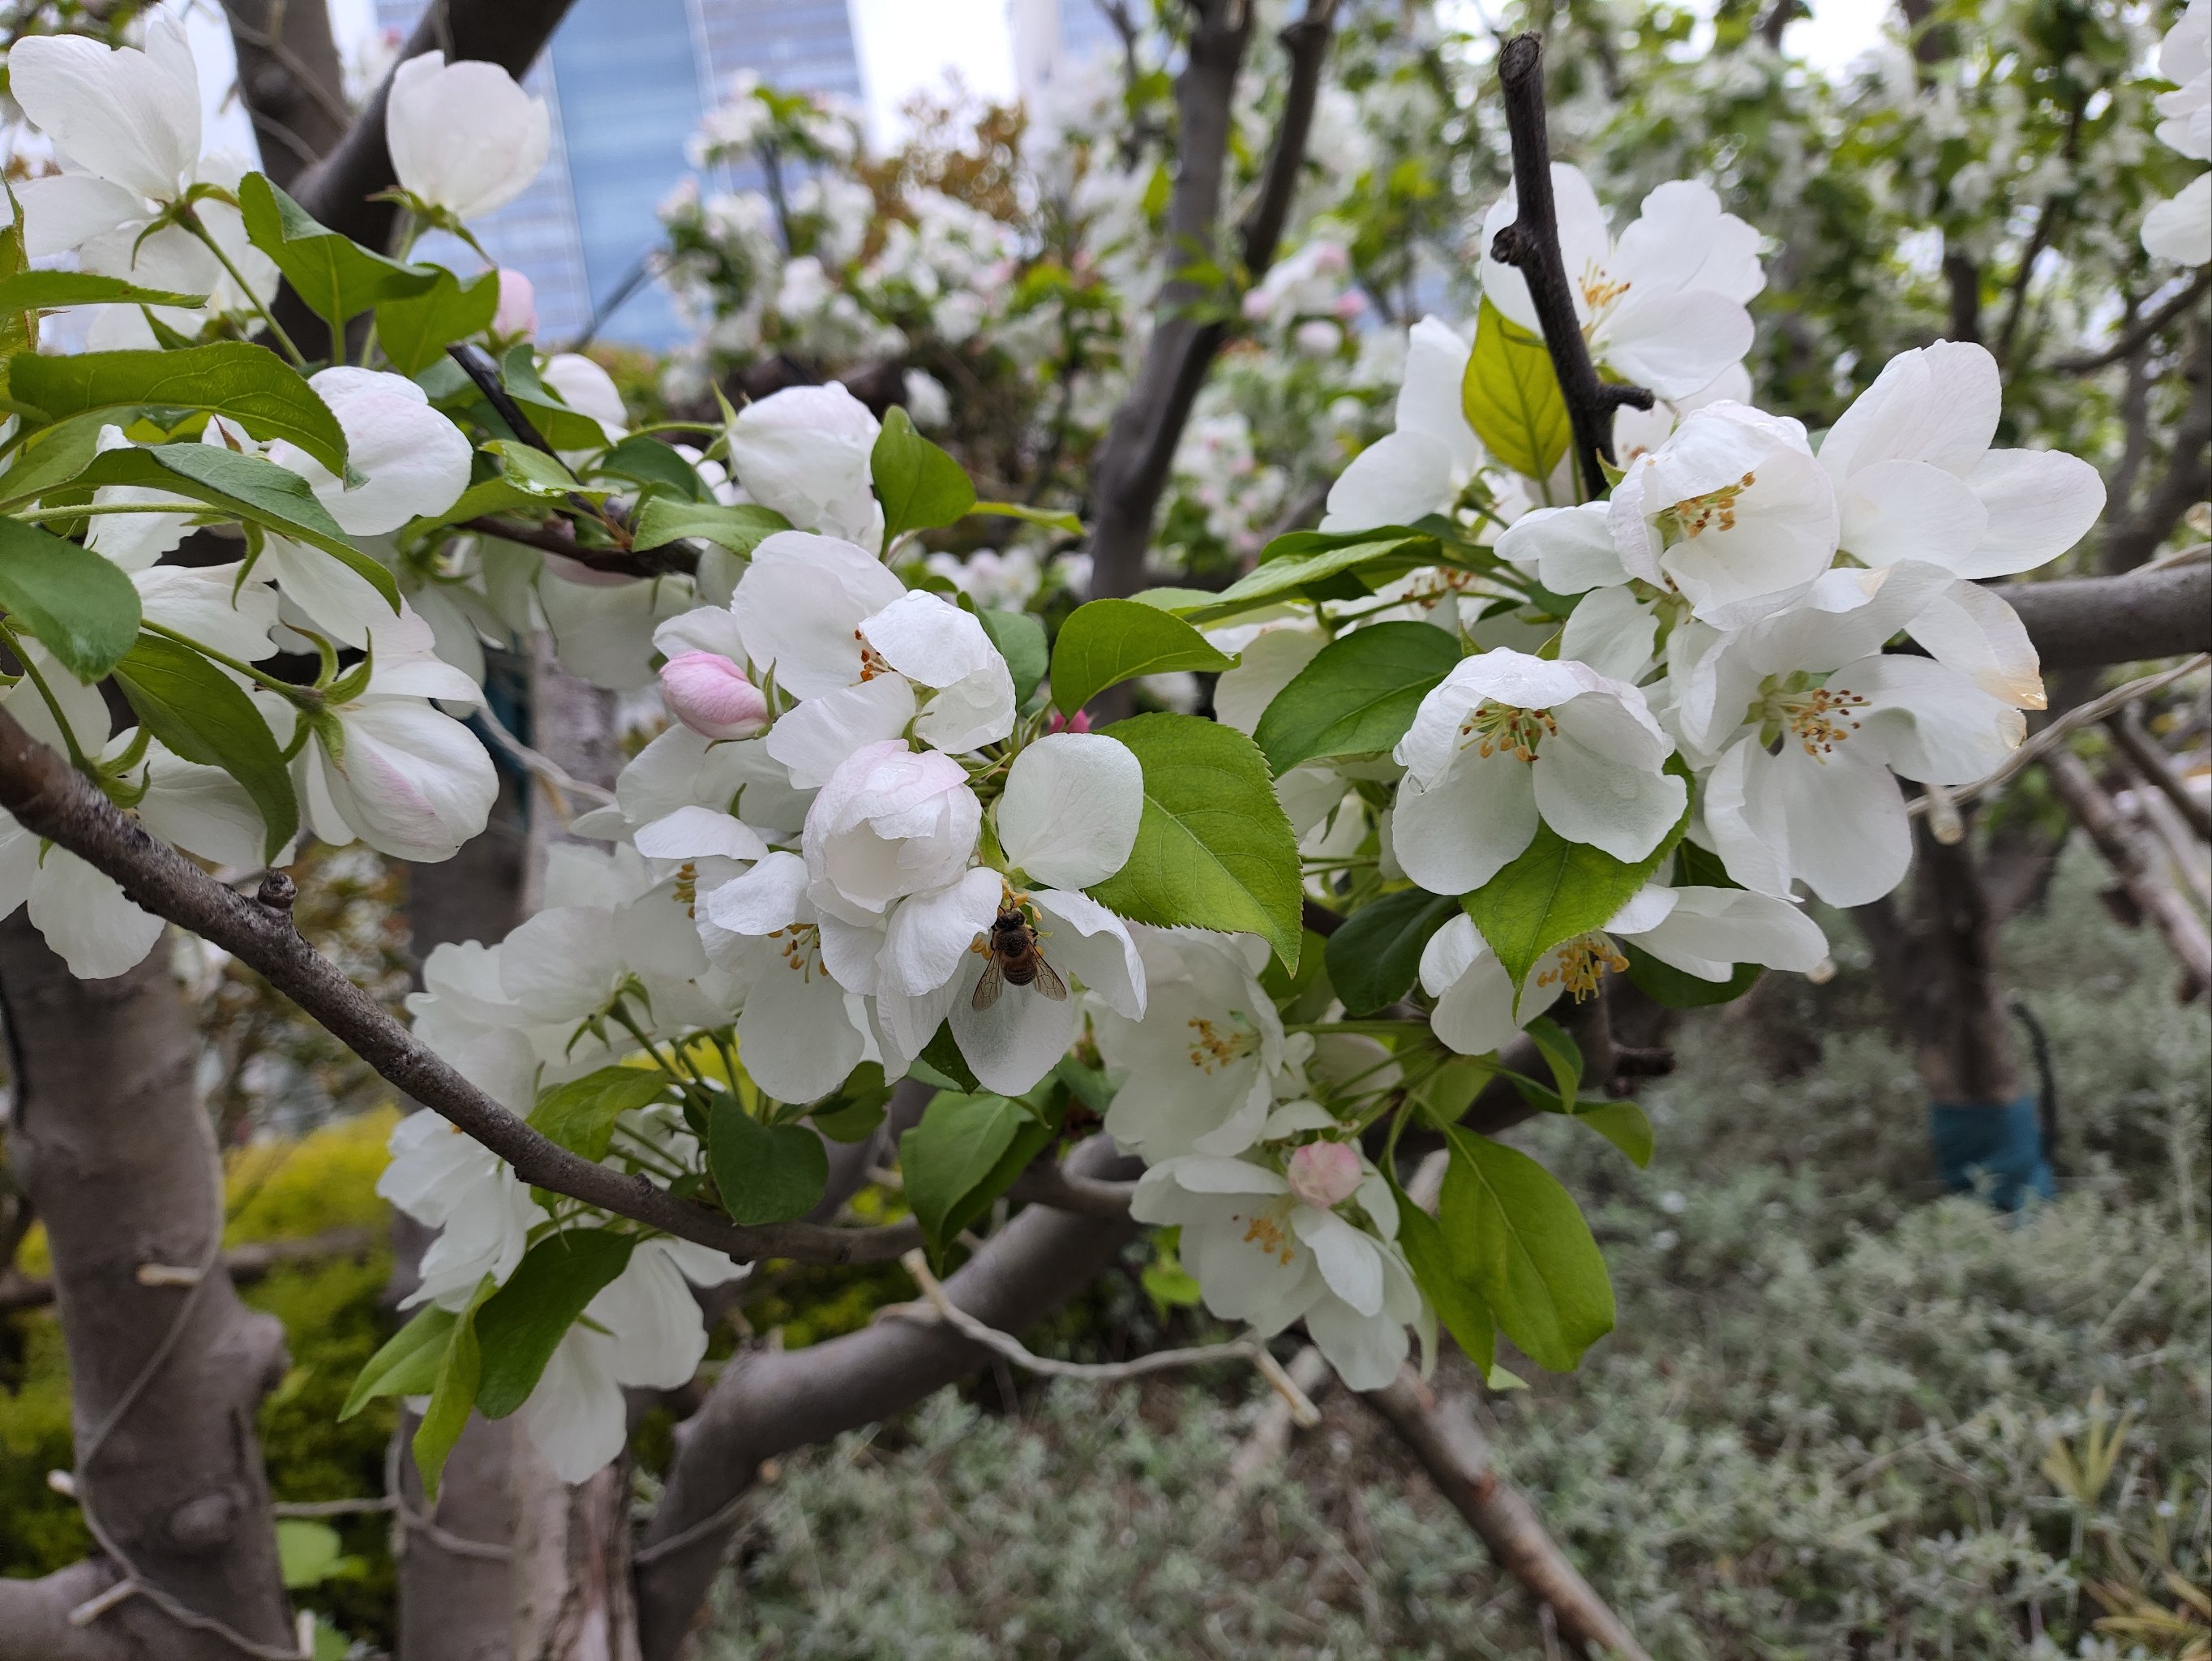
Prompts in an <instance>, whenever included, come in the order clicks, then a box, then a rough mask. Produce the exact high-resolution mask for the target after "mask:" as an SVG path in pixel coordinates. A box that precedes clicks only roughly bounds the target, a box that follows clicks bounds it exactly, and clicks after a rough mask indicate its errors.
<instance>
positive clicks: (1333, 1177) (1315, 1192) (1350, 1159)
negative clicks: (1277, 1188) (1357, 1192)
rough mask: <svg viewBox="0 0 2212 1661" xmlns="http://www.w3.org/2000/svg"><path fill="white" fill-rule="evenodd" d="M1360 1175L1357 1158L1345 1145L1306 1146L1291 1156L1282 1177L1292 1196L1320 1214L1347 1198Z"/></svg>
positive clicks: (1348, 1146) (1347, 1145)
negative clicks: (1287, 1167) (1288, 1185)
mask: <svg viewBox="0 0 2212 1661" xmlns="http://www.w3.org/2000/svg"><path fill="white" fill-rule="evenodd" d="M1360 1175H1361V1173H1360V1169H1359V1155H1358V1154H1357V1153H1353V1152H1352V1147H1351V1145H1350V1144H1349V1143H1346V1142H1308V1143H1307V1144H1306V1145H1305V1146H1304V1147H1302V1148H1300V1149H1298V1151H1297V1153H1293V1154H1291V1168H1290V1169H1289V1170H1288V1171H1285V1173H1284V1176H1285V1180H1287V1181H1288V1182H1289V1183H1290V1185H1291V1193H1293V1194H1295V1195H1297V1196H1298V1198H1300V1199H1301V1200H1304V1202H1306V1203H1307V1204H1308V1205H1310V1206H1319V1207H1320V1208H1322V1210H1323V1211H1326V1210H1328V1208H1330V1207H1331V1206H1333V1205H1335V1204H1336V1203H1337V1202H1340V1201H1341V1200H1345V1199H1347V1198H1349V1197H1350V1196H1351V1195H1352V1190H1353V1189H1357V1188H1358V1186H1359V1178H1360Z"/></svg>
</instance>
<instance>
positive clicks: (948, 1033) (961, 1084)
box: [907, 1021, 983, 1095]
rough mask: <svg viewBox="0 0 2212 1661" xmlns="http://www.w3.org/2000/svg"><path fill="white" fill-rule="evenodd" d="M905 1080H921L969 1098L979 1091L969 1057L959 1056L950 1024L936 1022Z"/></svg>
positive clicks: (958, 1046)
mask: <svg viewBox="0 0 2212 1661" xmlns="http://www.w3.org/2000/svg"><path fill="white" fill-rule="evenodd" d="M907 1076H908V1078H914V1079H920V1080H921V1081H922V1082H923V1083H924V1084H933V1085H935V1086H937V1087H938V1088H939V1090H957V1091H963V1092H966V1093H968V1094H969V1095H973V1094H975V1092H978V1091H980V1090H981V1089H982V1087H983V1086H981V1084H980V1083H978V1082H977V1081H976V1078H975V1071H974V1069H972V1068H969V1065H968V1058H967V1057H966V1056H963V1055H962V1054H961V1053H960V1043H959V1041H958V1040H957V1039H956V1038H955V1037H953V1036H952V1023H951V1022H950V1021H939V1023H938V1024H937V1031H934V1032H933V1033H931V1034H930V1037H929V1042H928V1043H926V1044H924V1045H923V1046H922V1050H921V1055H919V1056H916V1057H915V1062H914V1065H913V1066H912V1067H910V1068H908V1069H907Z"/></svg>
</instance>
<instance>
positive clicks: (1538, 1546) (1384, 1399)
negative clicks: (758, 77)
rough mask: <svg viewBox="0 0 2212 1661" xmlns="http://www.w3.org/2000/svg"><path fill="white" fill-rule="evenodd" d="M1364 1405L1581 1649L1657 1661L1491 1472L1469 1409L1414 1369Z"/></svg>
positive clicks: (1486, 1447) (1623, 1659)
mask: <svg viewBox="0 0 2212 1661" xmlns="http://www.w3.org/2000/svg"><path fill="white" fill-rule="evenodd" d="M1360 1399H1361V1400H1362V1401H1364V1402H1366V1403H1367V1405H1368V1406H1370V1407H1371V1408H1373V1409H1375V1411H1376V1413H1377V1414H1379V1415H1381V1416H1382V1417H1383V1420H1384V1421H1385V1422H1387V1423H1388V1424H1389V1427H1390V1428H1391V1429H1393V1430H1395V1431H1396V1432H1397V1433H1398V1435H1399V1438H1400V1439H1401V1440H1402V1441H1403V1442H1404V1443H1405V1444H1406V1445H1407V1447H1408V1448H1410V1449H1411V1450H1412V1451H1413V1454H1414V1456H1415V1457H1417V1458H1419V1460H1420V1462H1421V1464H1422V1467H1423V1468H1424V1469H1426V1470H1427V1472H1428V1473H1429V1479H1430V1480H1431V1482H1434V1483H1435V1484H1436V1485H1437V1488H1438V1490H1439V1491H1440V1492H1441V1493H1442V1494H1443V1496H1444V1498H1445V1499H1447V1500H1450V1501H1451V1503H1452V1506H1453V1507H1454V1508H1455V1510H1457V1511H1458V1512H1459V1514H1460V1515H1461V1516H1462V1517H1464V1518H1467V1520H1468V1524H1470V1525H1471V1526H1472V1527H1473V1528H1474V1531H1475V1532H1476V1533H1477V1534H1479V1535H1480V1536H1482V1543H1483V1544H1484V1545H1486V1546H1487V1547H1488V1548H1490V1555H1492V1557H1493V1558H1495V1559H1496V1560H1497V1561H1498V1567H1500V1568H1502V1569H1504V1571H1505V1572H1506V1573H1508V1574H1510V1575H1511V1576H1512V1577H1513V1578H1514V1579H1516V1580H1518V1581H1519V1582H1520V1583H1521V1584H1522V1585H1523V1586H1525V1587H1527V1588H1528V1591H1529V1592H1530V1593H1531V1594H1533V1595H1534V1597H1538V1598H1539V1599H1541V1601H1542V1602H1543V1603H1544V1604H1545V1606H1546V1607H1547V1608H1548V1609H1550V1610H1551V1611H1552V1614H1553V1617H1554V1618H1555V1619H1556V1620H1557V1621H1558V1622H1559V1632H1560V1634H1561V1635H1562V1636H1563V1637H1565V1639H1566V1640H1568V1642H1570V1643H1571V1644H1573V1645H1575V1646H1577V1648H1581V1649H1584V1650H1588V1649H1592V1648H1595V1650H1597V1651H1598V1652H1601V1653H1604V1654H1610V1655H1613V1656H1616V1657H1619V1658H1620V1661H1650V1657H1649V1656H1647V1655H1646V1654H1645V1653H1644V1649H1643V1646H1640V1645H1639V1644H1638V1643H1637V1641H1636V1638H1635V1635H1634V1634H1632V1633H1631V1632H1630V1631H1629V1630H1628V1628H1627V1627H1626V1626H1625V1625H1624V1624H1623V1623H1622V1621H1621V1620H1620V1616H1619V1615H1615V1614H1614V1613H1613V1611H1612V1609H1608V1608H1607V1606H1606V1603H1605V1600H1604V1599H1603V1598H1601V1597H1599V1596H1598V1595H1597V1593H1596V1592H1595V1591H1592V1590H1591V1589H1590V1584H1589V1581H1587V1580H1585V1579H1583V1577H1582V1574H1581V1572H1580V1571H1578V1570H1577V1568H1576V1567H1575V1566H1574V1565H1573V1564H1572V1563H1570V1562H1569V1561H1567V1559H1566V1555H1565V1553H1563V1552H1561V1551H1560V1549H1559V1545H1558V1543H1557V1542H1554V1541H1553V1538H1552V1536H1550V1535H1549V1534H1547V1533H1546V1532H1545V1530H1544V1524H1543V1520H1542V1519H1541V1518H1539V1517H1538V1516H1537V1515H1536V1512H1535V1511H1534V1508H1533V1507H1532V1506H1530V1505H1529V1504H1528V1500H1525V1499H1524V1498H1522V1494H1521V1492H1520V1490H1519V1489H1517V1488H1515V1487H1514V1486H1513V1485H1512V1484H1511V1483H1510V1482H1507V1481H1506V1480H1505V1479H1504V1477H1502V1476H1500V1475H1498V1473H1497V1472H1496V1471H1495V1470H1493V1469H1491V1464H1490V1444H1489V1442H1488V1440H1487V1439H1486V1438H1485V1437H1484V1435H1483V1433H1482V1432H1481V1430H1480V1428H1479V1427H1477V1426H1476V1424H1475V1422H1474V1415H1471V1414H1470V1413H1469V1412H1468V1409H1467V1405H1466V1403H1465V1402H1455V1401H1451V1400H1448V1399H1443V1398H1440V1397H1438V1396H1437V1395H1435V1394H1434V1393H1433V1392H1432V1391H1431V1390H1430V1389H1429V1388H1428V1386H1427V1385H1425V1384H1422V1383H1421V1382H1420V1380H1419V1378H1417V1377H1416V1376H1415V1375H1414V1374H1413V1371H1412V1369H1410V1368H1408V1369H1407V1371H1405V1372H1401V1373H1400V1374H1399V1375H1398V1377H1397V1378H1395V1380H1393V1381H1392V1382H1391V1383H1390V1384H1386V1385H1384V1386H1383V1388H1382V1389H1381V1390H1370V1391H1369V1392H1368V1393H1367V1394H1366V1395H1364V1396H1361V1397H1360Z"/></svg>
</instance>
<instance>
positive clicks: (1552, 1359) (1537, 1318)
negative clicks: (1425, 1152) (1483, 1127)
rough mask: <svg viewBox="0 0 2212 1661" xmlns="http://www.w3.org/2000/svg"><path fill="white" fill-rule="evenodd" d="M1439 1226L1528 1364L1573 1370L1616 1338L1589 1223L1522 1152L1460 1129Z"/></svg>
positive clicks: (1452, 1138) (1609, 1293)
mask: <svg viewBox="0 0 2212 1661" xmlns="http://www.w3.org/2000/svg"><path fill="white" fill-rule="evenodd" d="M1445 1135H1446V1137H1447V1138H1448V1140H1449V1143H1450V1147H1451V1164H1450V1165H1449V1167H1448V1168H1447V1169H1446V1171H1445V1172H1444V1185H1443V1196H1442V1197H1441V1199H1440V1201H1439V1202H1438V1204H1437V1223H1438V1224H1439V1226H1441V1227H1442V1228H1443V1232H1444V1233H1445V1235H1446V1236H1447V1237H1448V1238H1449V1242H1450V1247H1451V1251H1452V1256H1453V1257H1454V1260H1455V1262H1460V1263H1462V1264H1464V1265H1466V1267H1467V1269H1468V1273H1469V1275H1471V1277H1472V1279H1473V1281H1474V1287H1475V1290H1476V1291H1477V1292H1478V1293H1480V1294H1481V1297H1482V1300H1483V1302H1484V1303H1485V1304H1486V1305H1488V1306H1489V1308H1490V1312H1491V1313H1492V1316H1494V1317H1496V1319H1497V1322H1498V1326H1499V1328H1500V1329H1503V1330H1504V1334H1505V1335H1506V1336H1507V1337H1509V1338H1510V1339H1511V1340H1512V1341H1513V1342H1515V1343H1516V1344H1518V1345H1519V1346H1520V1347H1521V1348H1522V1351H1523V1352H1524V1353H1525V1354H1527V1355H1528V1359H1529V1360H1532V1361H1534V1362H1535V1363H1536V1365H1537V1366H1541V1367H1545V1368H1548V1369H1549V1370H1550V1371H1552V1372H1572V1371H1573V1370H1574V1368H1575V1366H1576V1365H1577V1363H1578V1362H1579V1361H1580V1360H1582V1357H1583V1351H1584V1350H1586V1349H1588V1348H1589V1347H1590V1346H1591V1345H1592V1344H1594V1343H1595V1342H1597V1341H1598V1340H1599V1339H1600V1338H1602V1337H1603V1336H1605V1335H1606V1334H1607V1333H1608V1332H1610V1331H1612V1330H1613V1283H1612V1281H1610V1280H1609V1279H1608V1278H1607V1275H1606V1271H1605V1256H1604V1254H1603V1253H1601V1251H1599V1250H1598V1248H1597V1242H1596V1240H1595V1239H1594V1238H1591V1235H1590V1232H1589V1224H1588V1223H1586V1222H1585V1221H1583V1214H1582V1212H1581V1210H1580V1208H1578V1207H1577V1206H1576V1204H1575V1202H1574V1198H1573V1196H1571V1195H1570V1194H1569V1193H1568V1192H1567V1190H1566V1189H1564V1188H1562V1187H1560V1186H1559V1180H1558V1178H1556V1177H1553V1175H1552V1173H1551V1172H1550V1171H1547V1170H1545V1169H1544V1167H1543V1166H1542V1165H1538V1164H1537V1163H1536V1161H1535V1160H1534V1159H1530V1158H1529V1157H1528V1155H1527V1154H1525V1153H1521V1152H1520V1151H1519V1150H1518V1149H1516V1148H1510V1147H1506V1146H1505V1145H1504V1143H1503V1142H1494V1141H1491V1140H1490V1139H1489V1138H1488V1137H1487V1136H1478V1135H1474V1134H1473V1133H1472V1132H1469V1131H1465V1130H1462V1129H1459V1128H1458V1127H1457V1126H1454V1127H1452V1128H1451V1129H1449V1130H1448V1131H1446V1133H1445Z"/></svg>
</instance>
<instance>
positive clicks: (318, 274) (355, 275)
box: [238, 173, 499, 472]
mask: <svg viewBox="0 0 2212 1661" xmlns="http://www.w3.org/2000/svg"><path fill="white" fill-rule="evenodd" d="M238 209H239V212H240V215H241V216H243V217H244V219H245V221H246V240H248V241H250V242H252V244H253V246H255V247H257V248H258V249H260V250H261V252H264V253H265V254H267V255H268V256H269V257H270V259H273V260H275V261H276V269H277V270H278V271H282V272H283V273H284V280H285V281H286V282H287V283H290V284H291V285H292V287H293V289H294V290H295V292H296V293H297V294H298V295H299V296H300V298H301V300H302V301H306V302H307V309H308V310H309V311H311V312H313V313H314V314H315V315H316V316H317V317H319V318H321V319H323V320H324V322H325V323H326V324H328V325H329V326H330V328H331V342H332V345H333V350H334V352H335V350H336V348H337V346H338V345H340V344H343V339H344V336H345V325H346V319H348V318H349V317H351V316H353V315H354V314H355V313H357V312H365V311H367V310H368V309H369V308H370V307H372V306H379V305H380V304H382V303H383V302H384V301H392V300H398V299H402V298H404V297H405V296H408V295H420V294H423V293H426V292H428V290H429V289H431V288H432V287H433V285H435V283H436V282H437V280H438V277H439V276H440V275H441V274H440V273H439V272H437V271H433V270H430V269H428V268H426V267H423V266H419V265H402V264H400V263H399V261H398V260H396V259H386V257H385V256H384V255H382V254H380V253H374V252H370V251H369V250H368V249H367V248H364V247H362V246H361V245H360V244H359V243H358V242H356V241H355V240H353V239H352V238H351V237H349V236H342V235H340V234H338V233H337V232H336V231H334V230H331V229H329V228H327V227H325V226H323V225H320V224H318V223H317V222H315V220H314V217H313V216H312V215H310V214H309V213H308V212H307V210H306V209H305V208H303V207H301V205H300V204H298V203H296V202H295V201H294V200H293V199H292V198H290V197H289V196H287V195H286V194H285V193H284V192H283V191H281V190H279V189H278V188H277V187H276V186H275V185H272V184H271V183H270V182H269V179H267V177H266V176H264V174H261V173H248V174H246V177H245V178H244V179H241V180H240V182H239V186H238ZM445 275H446V276H447V278H448V280H450V279H451V275H452V274H451V273H450V272H448V273H445ZM491 281H492V289H493V304H494V305H496V304H497V303H498V297H497V296H498V288H499V278H498V276H497V274H496V273H493V274H491ZM484 319H485V321H486V322H489V321H490V319H491V312H490V310H489V308H487V309H486V311H485V313H484ZM382 322H383V319H381V318H379V319H378V332H379V334H381V333H382V332H383V330H382ZM454 338H456V339H458V338H459V337H458V336H456V337H454ZM387 355H389V354H388V353H387ZM392 361H393V362H395V363H397V362H398V358H397V357H394V358H393V360H392ZM401 373H402V374H408V373H411V371H408V370H402V371H401ZM331 471H332V472H337V469H336V468H333V469H331Z"/></svg>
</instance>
